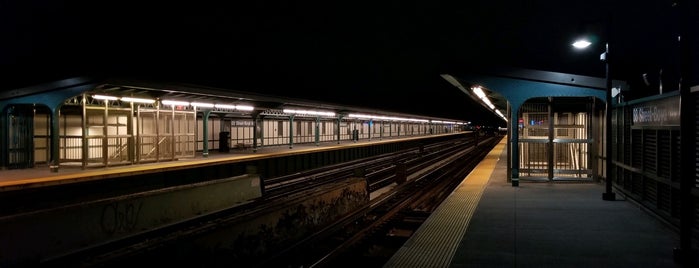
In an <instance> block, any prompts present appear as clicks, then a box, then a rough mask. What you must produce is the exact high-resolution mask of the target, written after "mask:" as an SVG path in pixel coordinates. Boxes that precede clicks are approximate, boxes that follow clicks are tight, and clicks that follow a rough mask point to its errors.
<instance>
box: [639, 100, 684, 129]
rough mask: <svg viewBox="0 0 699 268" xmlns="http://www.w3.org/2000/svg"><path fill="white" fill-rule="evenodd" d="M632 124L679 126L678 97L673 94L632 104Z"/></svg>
mask: <svg viewBox="0 0 699 268" xmlns="http://www.w3.org/2000/svg"><path fill="white" fill-rule="evenodd" d="M632 108H633V125H634V126H679V125H680V97H679V96H673V97H669V98H665V99H660V100H652V101H647V102H644V103H639V104H636V105H633V106H632Z"/></svg>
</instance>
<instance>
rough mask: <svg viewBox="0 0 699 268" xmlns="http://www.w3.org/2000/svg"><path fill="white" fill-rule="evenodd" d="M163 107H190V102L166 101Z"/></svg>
mask: <svg viewBox="0 0 699 268" xmlns="http://www.w3.org/2000/svg"><path fill="white" fill-rule="evenodd" d="M163 105H172V106H189V102H186V101H173V100H164V101H163Z"/></svg>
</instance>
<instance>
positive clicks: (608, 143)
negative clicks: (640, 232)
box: [573, 40, 616, 201]
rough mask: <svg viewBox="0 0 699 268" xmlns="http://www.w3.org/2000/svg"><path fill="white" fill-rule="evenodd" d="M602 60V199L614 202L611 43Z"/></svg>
mask: <svg viewBox="0 0 699 268" xmlns="http://www.w3.org/2000/svg"><path fill="white" fill-rule="evenodd" d="M591 44H592V43H591V42H590V41H587V40H578V41H575V43H573V47H575V48H577V49H584V48H587V47H588V46H590V45H591ZM600 60H602V61H604V63H605V78H606V85H605V91H606V94H605V95H606V96H605V99H606V100H605V102H606V103H605V105H606V107H605V111H604V129H605V130H604V139H605V141H604V151H605V158H604V170H605V173H606V178H605V192H604V193H602V199H603V200H608V201H614V200H615V199H616V194H615V193H614V192H613V191H612V170H613V169H612V76H611V73H610V68H609V67H610V66H609V65H610V63H609V60H610V58H609V42H606V43H605V44H604V53H602V55H600Z"/></svg>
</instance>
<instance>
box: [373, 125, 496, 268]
mask: <svg viewBox="0 0 699 268" xmlns="http://www.w3.org/2000/svg"><path fill="white" fill-rule="evenodd" d="M506 145H507V138H503V139H502V140H501V141H500V143H498V144H497V145H496V146H495V148H493V150H491V151H490V153H488V155H487V156H486V157H485V158H484V159H483V161H481V162H480V163H479V164H478V166H476V168H475V169H474V170H473V171H472V172H471V173H470V174H469V175H468V176H466V178H465V179H464V181H463V182H461V184H460V185H459V186H458V187H457V189H456V190H454V192H452V193H451V194H450V195H449V197H447V199H446V200H444V202H442V204H441V205H439V207H437V209H436V210H435V211H434V212H433V213H432V215H430V217H429V218H428V219H427V220H426V221H425V222H424V223H423V224H422V225H421V226H420V228H418V230H417V231H416V232H415V233H414V234H413V236H411V237H410V238H409V239H408V241H407V242H406V243H405V244H404V245H403V246H402V247H401V248H400V249H399V250H398V251H397V252H396V253H395V254H394V255H393V257H392V258H391V259H390V260H389V261H388V262H387V263H386V264H385V266H384V267H448V266H449V264H450V263H451V259H452V257H453V255H454V252H456V250H457V248H458V246H459V242H460V241H461V239H462V238H463V237H464V235H465V234H466V229H467V228H468V224H469V222H470V221H471V217H472V216H473V213H474V212H475V210H476V207H477V206H478V202H479V201H480V199H481V195H482V194H483V190H484V189H485V187H486V185H487V184H488V181H489V180H490V175H491V174H492V173H493V170H494V169H495V165H496V164H497V163H498V160H499V157H500V154H501V153H502V151H503V150H504V148H505V146H506ZM502 179H504V178H502Z"/></svg>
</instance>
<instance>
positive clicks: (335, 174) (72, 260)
mask: <svg viewBox="0 0 699 268" xmlns="http://www.w3.org/2000/svg"><path fill="white" fill-rule="evenodd" d="M492 144H494V143H493V141H492V140H484V141H480V142H479V146H478V147H474V146H473V145H474V141H473V140H470V139H467V138H463V139H456V140H451V141H447V142H440V143H436V144H430V145H425V146H422V147H420V148H417V149H411V150H404V151H400V152H396V153H392V154H386V155H381V156H378V157H372V158H368V159H362V160H358V161H352V162H348V163H343V164H341V165H333V166H328V167H323V168H320V169H315V170H309V171H305V172H300V173H296V174H291V175H287V176H283V177H278V178H270V179H266V180H264V182H263V184H264V186H263V187H264V192H263V193H264V194H263V197H262V198H261V199H260V200H258V201H256V202H254V203H250V204H246V205H242V206H236V207H232V208H230V209H223V210H220V211H216V212H213V213H209V214H206V215H200V216H198V217H194V218H192V219H189V220H185V221H180V222H177V223H173V224H169V225H167V226H163V227H161V228H157V229H155V230H149V231H147V232H142V233H139V234H137V235H133V236H130V237H128V238H126V239H120V240H118V241H108V242H106V243H104V244H102V245H99V246H96V247H92V248H89V249H85V250H82V251H80V252H73V253H71V254H68V255H65V256H59V257H57V258H53V259H51V260H48V261H47V262H46V264H50V265H54V264H61V265H71V266H107V267H116V266H123V265H129V264H133V263H137V262H138V263H143V262H144V260H147V259H153V258H154V257H155V258H163V257H167V256H163V252H167V250H163V249H166V248H168V247H171V246H172V245H176V244H180V243H186V241H191V239H193V237H197V236H199V235H202V234H205V233H207V232H210V231H211V230H215V229H217V228H220V226H225V225H231V224H234V223H236V222H240V221H242V220H244V219H245V218H252V217H256V215H263V214H264V213H265V211H268V210H271V209H273V208H274V207H275V206H280V205H281V204H283V203H289V202H295V201H294V200H295V199H301V198H303V197H304V192H306V191H308V190H309V189H314V188H318V187H320V186H321V185H325V184H329V183H333V182H334V181H338V180H343V179H345V178H347V177H352V176H354V177H356V176H360V177H365V178H366V180H367V184H368V190H369V191H372V192H373V191H377V190H379V189H382V188H386V187H390V188H392V190H390V192H389V193H385V194H383V195H381V197H380V198H375V199H373V200H371V201H370V203H369V204H368V205H367V206H366V207H365V208H364V209H361V210H359V211H356V212H355V213H352V214H351V215H347V216H346V217H344V218H343V219H341V220H339V221H338V222H336V223H334V224H332V225H330V226H328V227H326V228H324V229H323V230H322V231H321V232H318V233H316V234H314V235H311V236H308V237H307V238H306V239H303V240H302V241H298V242H297V243H295V244H293V245H291V246H289V247H288V248H286V249H284V250H280V251H278V252H274V253H272V254H269V256H265V258H263V260H265V261H263V262H260V260H262V259H254V260H251V259H244V258H243V259H241V258H237V257H231V258H229V259H227V261H231V263H236V262H238V263H241V262H242V263H246V264H250V265H251V266H255V265H259V266H274V267H279V265H281V266H283V267H309V266H324V265H328V264H331V263H336V262H333V261H334V260H341V259H342V258H343V257H342V256H344V255H343V254H346V253H347V252H352V251H355V250H357V249H358V248H362V246H361V245H363V244H366V243H367V241H378V239H377V238H371V237H374V236H375V235H376V234H381V233H383V232H384V231H380V230H387V228H388V230H390V229H391V228H393V229H395V226H399V224H398V223H400V222H402V223H403V224H405V223H409V222H412V224H413V225H418V226H419V224H418V223H419V222H420V221H421V220H424V219H422V218H425V217H426V216H427V215H429V214H428V213H429V211H431V208H433V207H434V206H436V204H438V203H439V202H441V200H442V199H443V196H441V197H440V195H444V193H446V192H450V190H448V189H449V187H454V186H455V184H454V183H456V182H451V183H446V182H445V181H449V179H446V178H450V177H452V178H453V177H455V176H456V177H458V178H463V177H464V176H465V175H464V172H466V171H465V169H464V168H463V167H464V166H468V165H469V164H468V163H465V162H464V161H466V160H469V161H471V162H473V163H477V162H478V161H480V158H482V156H481V157H478V155H480V154H483V153H479V151H485V152H486V153H487V151H488V150H489V149H490V148H491V147H492V146H491V145H492ZM474 152H475V153H474ZM473 165H475V164H473ZM468 170H469V171H470V169H468ZM401 177H403V178H401ZM451 181H454V180H451ZM458 181H460V180H458ZM396 182H398V183H396ZM392 184H393V186H391V185H392ZM408 208H411V209H408ZM400 215H403V216H402V217H401V216H400ZM392 222H393V223H395V224H391V223H392ZM391 226H393V227H391ZM401 228H403V227H401ZM321 241H322V242H321ZM309 245H314V246H312V247H311V248H312V249H313V252H314V253H311V252H310V251H309ZM320 248H324V249H325V250H320ZM299 252H302V253H303V254H300V253H299ZM299 255H305V256H309V257H310V256H314V257H312V258H310V259H307V258H304V259H303V260H300V259H297V258H296V257H294V258H291V259H290V258H289V257H288V256H299ZM364 255H366V254H364ZM180 257H181V256H180ZM193 258H194V257H193ZM174 259H175V260H176V259H178V258H174ZM368 259H369V258H368ZM368 259H367V260H368ZM168 261H170V260H167V259H161V261H158V262H156V263H158V264H163V263H167V262H168ZM202 261H203V260H202ZM176 263H177V261H175V263H173V264H176ZM333 265H336V264H333Z"/></svg>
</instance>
